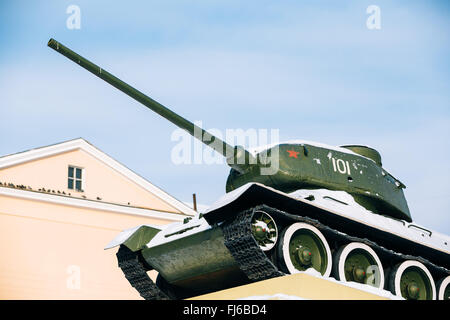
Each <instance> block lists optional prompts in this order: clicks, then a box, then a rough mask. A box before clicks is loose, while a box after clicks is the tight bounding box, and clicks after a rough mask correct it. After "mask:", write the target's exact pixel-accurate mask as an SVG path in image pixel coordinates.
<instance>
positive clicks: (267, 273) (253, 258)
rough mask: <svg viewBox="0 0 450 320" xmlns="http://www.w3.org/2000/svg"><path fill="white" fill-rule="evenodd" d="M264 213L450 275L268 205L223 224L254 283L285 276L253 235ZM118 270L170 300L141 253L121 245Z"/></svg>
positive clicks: (148, 295) (147, 294)
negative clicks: (259, 214) (255, 217)
mask: <svg viewBox="0 0 450 320" xmlns="http://www.w3.org/2000/svg"><path fill="white" fill-rule="evenodd" d="M258 210H261V211H265V212H267V213H269V214H270V215H271V216H272V217H273V218H275V219H276V220H278V221H280V220H284V221H285V223H286V225H287V224H290V223H294V222H304V223H308V224H310V225H312V226H314V227H316V228H318V229H319V230H320V231H321V232H322V233H323V234H324V235H325V236H326V238H327V239H332V240H333V241H335V242H336V243H346V242H362V243H364V244H367V245H368V246H370V247H371V248H372V249H374V250H375V251H376V252H377V253H378V254H379V255H380V258H382V260H384V261H391V264H394V263H396V262H399V261H402V260H416V261H419V262H422V263H423V264H425V265H426V266H427V268H429V270H430V271H431V272H432V274H437V275H449V274H450V271H449V270H447V269H445V268H443V267H440V266H437V265H435V264H434V263H432V262H430V261H428V260H426V259H424V258H422V257H416V256H411V255H405V254H401V253H398V252H394V251H392V250H389V249H386V248H384V247H382V246H380V245H378V244H376V243H375V242H373V241H371V240H368V239H365V238H359V237H354V236H350V235H347V234H345V233H342V232H339V231H336V230H334V229H332V228H330V227H328V226H326V225H324V224H322V223H320V222H319V221H317V220H315V219H312V218H309V217H305V216H298V215H293V214H290V213H287V212H284V211H281V210H279V209H275V208H272V207H269V206H267V205H259V206H256V207H253V208H250V209H247V210H243V211H241V212H240V213H238V214H237V215H236V216H235V218H234V219H230V220H227V221H224V222H223V223H222V224H221V228H222V231H223V234H224V244H225V246H226V247H227V249H228V250H229V251H230V253H231V255H232V256H233V258H234V259H235V261H236V262H237V264H238V266H239V268H240V269H241V271H243V272H244V273H245V275H246V276H247V277H248V279H249V280H250V281H251V282H257V281H262V280H266V279H270V278H275V277H279V276H283V275H285V273H284V272H282V271H280V270H279V269H278V268H277V267H276V266H275V264H274V262H273V260H272V259H273V258H272V259H271V257H270V255H267V254H266V253H265V252H264V251H262V250H261V248H260V247H259V245H258V244H257V242H256V240H255V239H254V237H253V235H252V232H251V219H252V217H253V214H254V212H255V211H258ZM117 259H118V262H119V267H120V268H121V269H122V271H123V273H124V274H125V277H126V279H127V280H128V282H129V283H130V284H131V285H132V286H133V287H134V288H135V289H136V290H137V291H138V292H139V294H140V295H141V296H142V297H143V298H144V299H146V300H168V299H171V297H169V295H168V294H166V293H164V291H163V290H161V288H159V287H158V286H157V285H156V284H155V283H154V282H153V281H152V280H151V279H150V277H149V276H148V275H147V270H149V269H148V268H146V267H145V262H142V261H141V259H140V256H139V253H138V252H133V251H131V250H130V249H128V248H127V247H125V246H123V245H121V246H120V248H119V251H118V252H117Z"/></svg>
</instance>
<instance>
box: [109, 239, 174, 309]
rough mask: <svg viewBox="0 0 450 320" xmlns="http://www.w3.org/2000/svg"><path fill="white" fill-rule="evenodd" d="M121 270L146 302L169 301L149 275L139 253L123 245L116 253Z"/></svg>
mask: <svg viewBox="0 0 450 320" xmlns="http://www.w3.org/2000/svg"><path fill="white" fill-rule="evenodd" d="M116 256H117V260H118V263H119V268H120V269H122V272H123V273H124V275H125V278H126V279H127V280H128V282H129V283H130V284H131V286H133V287H134V288H135V289H136V290H137V291H138V292H139V294H140V295H141V297H142V298H144V299H145V300H169V297H168V296H167V295H166V294H165V293H164V292H163V291H162V290H161V289H159V288H158V286H157V285H156V284H155V283H154V282H153V281H152V279H150V277H149V276H148V274H147V270H148V269H147V268H145V266H144V264H143V263H142V262H141V261H140V259H139V253H138V252H133V251H131V250H130V249H128V248H127V247H126V246H124V245H121V246H120V248H119V250H118V251H117V253H116Z"/></svg>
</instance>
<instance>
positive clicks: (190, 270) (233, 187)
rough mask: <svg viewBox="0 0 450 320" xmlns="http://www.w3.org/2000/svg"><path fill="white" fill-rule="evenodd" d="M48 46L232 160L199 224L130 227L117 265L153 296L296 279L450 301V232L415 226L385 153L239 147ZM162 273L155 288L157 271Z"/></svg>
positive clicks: (119, 240)
mask: <svg viewBox="0 0 450 320" xmlns="http://www.w3.org/2000/svg"><path fill="white" fill-rule="evenodd" d="M48 46H49V47H51V48H53V49H54V50H56V51H57V52H59V53H61V54H63V55H64V56H66V57H67V58H69V59H70V60H72V61H74V62H75V63H77V64H79V65H80V66H81V67H83V68H85V69H86V70H88V71H90V72H91V73H93V74H94V75H96V76H97V77H99V78H101V79H103V80H104V81H106V82H108V83H109V84H111V85H112V86H114V87H116V88H117V89H119V90H120V91H122V92H124V93H125V94H127V95H129V96H130V97H132V98H133V99H135V100H137V101H139V102H140V103H142V104H143V105H145V106H146V107H148V108H149V109H151V110H153V111H154V112H156V113H158V114H159V115H161V116H162V117H164V118H165V119H167V120H169V121H170V122H172V123H173V124H175V125H176V126H178V127H180V128H182V129H184V130H185V131H187V132H188V133H190V134H191V135H192V136H194V137H195V138H197V139H199V140H200V141H202V142H203V143H205V144H206V145H208V146H209V147H211V148H213V149H214V150H215V151H217V152H219V153H220V154H222V155H223V156H224V157H225V158H226V162H227V164H228V165H229V166H230V167H231V170H230V173H229V176H228V179H227V183H226V192H227V193H226V194H225V195H224V196H223V197H222V198H220V199H219V200H218V201H217V202H216V203H214V204H213V205H212V206H211V207H209V208H208V209H207V211H206V212H204V213H202V214H198V215H196V216H195V217H187V218H186V219H185V220H184V221H183V222H179V223H174V224H170V225H168V226H164V227H161V226H152V225H142V226H137V227H136V228H133V229H129V230H125V231H123V232H122V233H121V234H119V235H118V236H117V237H116V238H115V239H114V240H113V241H111V243H110V244H109V245H108V246H107V248H112V247H116V246H119V250H118V252H117V257H118V264H119V267H120V268H121V269H122V271H123V272H124V275H125V277H126V278H127V279H128V281H129V282H130V284H131V285H132V286H133V287H135V288H136V290H138V292H139V293H140V294H141V296H142V297H144V298H145V299H168V298H172V299H179V298H187V297H192V296H195V295H199V294H204V293H208V292H212V291H217V290H221V289H226V288H229V287H233V286H237V285H242V284H246V283H250V282H254V281H261V280H265V279H269V278H273V277H278V276H283V275H285V274H291V273H296V272H316V273H317V274H319V273H320V275H321V276H322V277H334V278H335V279H337V280H339V281H352V282H356V283H359V284H360V285H361V286H372V287H376V288H378V289H379V290H390V291H391V292H392V293H393V294H395V295H398V296H401V297H404V298H406V299H449V297H450V292H449V291H450V285H449V282H450V271H449V269H450V249H449V248H450V246H449V244H450V237H448V236H447V235H443V234H440V233H438V232H435V231H432V230H429V229H427V228H425V227H423V226H420V225H417V224H415V223H414V222H413V221H412V218H411V214H410V212H409V209H408V205H407V202H406V199H405V196H404V193H403V189H404V188H405V185H404V184H403V183H402V182H400V181H399V180H398V179H397V178H395V177H394V176H393V175H391V174H390V173H389V172H387V170H386V169H384V168H383V167H382V162H381V156H380V154H379V153H378V151H376V150H374V149H372V148H370V147H366V146H360V145H346V146H341V147H334V146H328V145H324V144H321V143H314V142H307V141H301V140H296V141H289V142H285V143H278V144H274V145H272V146H267V147H264V148H260V149H258V150H253V151H252V152H250V151H248V150H245V149H244V148H243V147H241V146H231V145H229V144H227V143H226V142H224V141H222V140H220V139H219V138H218V137H215V136H213V135H211V134H210V133H208V132H207V131H205V130H203V129H202V128H199V127H198V126H196V125H195V124H193V123H192V122H190V121H188V120H186V119H184V118H183V117H181V116H180V115H178V114H176V113H174V112H173V111H171V110H169V109H168V108H166V107H165V106H163V105H162V104H160V103H158V102H157V101H155V100H153V99H151V98H150V97H148V96H146V95H145V94H143V93H141V92H140V91H138V90H136V89H135V88H133V87H131V86H130V85H128V84H126V83H125V82H123V81H122V80H120V79H118V78H116V77H115V76H113V75H112V74H110V73H109V72H107V71H105V70H104V69H102V68H100V67H99V66H97V65H95V64H93V63H92V62H90V61H88V60H87V59H85V58H83V57H81V56H80V55H78V54H76V53H75V52H73V51H72V50H70V49H69V48H67V47H65V46H64V45H62V44H61V43H59V42H57V41H56V40H54V39H50V40H49V42H48ZM153 269H154V270H156V271H157V272H158V278H157V279H156V283H155V282H153V281H152V280H151V279H150V277H148V275H147V271H149V270H153Z"/></svg>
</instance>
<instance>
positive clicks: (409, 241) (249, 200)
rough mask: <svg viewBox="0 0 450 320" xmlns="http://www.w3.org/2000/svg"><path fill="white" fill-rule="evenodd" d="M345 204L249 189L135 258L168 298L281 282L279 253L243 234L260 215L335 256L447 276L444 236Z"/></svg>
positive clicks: (449, 258)
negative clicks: (368, 251) (347, 252)
mask: <svg viewBox="0 0 450 320" xmlns="http://www.w3.org/2000/svg"><path fill="white" fill-rule="evenodd" d="M311 193H313V194H315V200H312V198H311V196H310V194H311ZM320 195H322V197H321V198H322V199H319V198H320ZM333 197H334V198H333ZM305 198H307V199H309V200H306V199H305ZM350 198H351V196H349V198H347V199H345V198H343V197H339V194H336V193H333V192H331V193H330V192H327V193H326V195H324V194H321V193H320V192H319V191H314V190H299V191H297V192H294V193H291V194H286V193H283V192H280V191H277V190H274V189H272V188H269V187H267V186H264V185H260V184H255V183H253V184H248V185H245V186H243V187H241V188H239V189H238V190H236V191H233V192H231V193H229V194H227V195H225V196H224V197H223V198H222V199H220V200H219V201H218V202H217V203H216V204H215V205H213V206H211V207H210V209H209V210H208V211H207V212H206V213H205V214H204V215H203V216H202V217H194V218H193V219H191V220H190V221H187V222H185V223H174V224H173V225H171V226H169V227H167V228H165V229H164V230H161V231H160V232H159V233H157V234H156V235H155V236H153V237H152V239H151V240H150V241H149V242H148V243H147V244H146V245H144V246H142V247H140V248H138V247H134V250H135V251H136V253H137V254H138V255H139V256H140V257H141V259H142V260H143V261H145V264H146V265H147V266H148V267H149V268H153V269H155V270H157V271H158V272H159V274H160V284H161V283H162V282H163V284H164V286H162V287H163V290H164V291H165V292H170V294H169V295H171V296H172V297H174V298H185V297H191V296H195V295H199V294H204V293H208V292H213V291H217V290H221V289H226V288H230V287H234V286H237V285H242V284H246V283H250V282H253V281H260V280H265V279H269V278H272V277H277V276H282V275H284V274H286V273H289V271H287V270H286V268H285V266H284V264H283V263H280V261H281V258H280V253H279V250H275V249H274V250H271V251H268V252H263V251H262V250H261V248H260V247H259V246H258V245H257V243H256V241H255V239H254V238H253V236H252V234H251V231H250V228H248V227H246V226H249V225H250V223H249V222H250V221H251V217H252V215H253V213H254V212H256V211H264V212H267V213H268V214H269V215H271V216H272V217H274V219H275V220H276V222H277V224H278V225H279V228H280V230H282V229H286V227H287V226H289V225H291V224H292V223H296V222H301V223H307V224H308V225H312V226H315V227H317V228H318V229H320V231H321V232H322V233H323V234H324V235H325V237H326V239H327V240H328V241H329V242H330V247H331V250H332V251H333V252H336V251H337V248H338V247H339V246H340V245H342V244H344V243H350V242H358V243H364V244H366V245H368V246H370V247H371V248H372V249H373V250H375V251H376V253H377V254H378V255H379V256H380V257H381V260H382V261H383V266H384V267H386V270H389V269H390V268H393V267H394V265H395V264H396V263H399V262H401V261H403V260H408V259H409V260H411V259H412V260H417V261H420V262H421V263H423V264H425V265H426V266H427V268H428V269H429V270H430V272H431V274H432V276H433V278H435V279H436V281H437V280H438V279H441V278H445V277H447V276H449V275H450V272H449V269H450V251H449V250H448V243H450V238H449V237H448V236H445V235H441V234H438V233H436V232H433V231H430V230H426V229H425V228H423V227H420V226H417V225H415V224H410V223H407V222H405V221H402V220H395V219H392V218H389V217H383V216H380V215H375V214H374V213H372V212H370V211H367V210H365V209H364V208H362V207H358V205H357V204H355V203H351V202H350ZM344 201H347V202H348V203H344ZM413 227H414V228H413ZM152 231H153V232H154V230H152ZM115 244H116V245H117V244H125V245H127V242H126V241H124V242H122V243H117V242H116V243H115ZM161 279H163V281H162V280H161Z"/></svg>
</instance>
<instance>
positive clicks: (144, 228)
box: [105, 225, 161, 252]
mask: <svg viewBox="0 0 450 320" xmlns="http://www.w3.org/2000/svg"><path fill="white" fill-rule="evenodd" d="M160 231H161V229H159V228H158V227H155V226H151V225H140V226H137V227H134V228H131V229H127V230H124V231H122V232H121V233H119V234H118V235H117V236H116V237H115V238H114V239H113V240H112V241H111V242H110V243H108V244H107V245H106V247H105V250H106V249H111V248H114V247H117V246H119V245H124V246H126V247H127V248H128V249H130V250H131V251H133V252H136V251H139V250H141V249H142V248H143V247H144V246H145V245H146V244H147V243H149V242H150V240H151V239H153V237H154V236H155V235H156V234H157V233H158V232H160Z"/></svg>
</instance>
